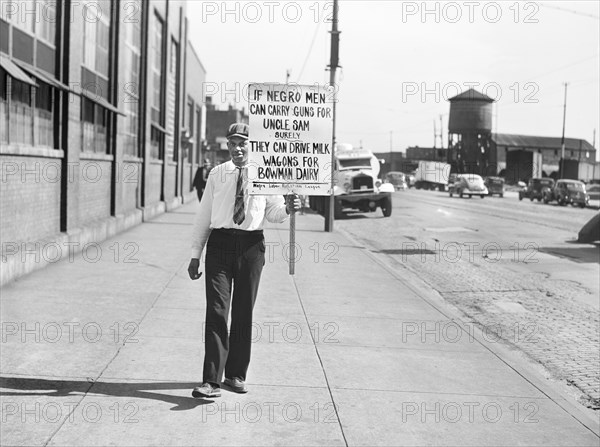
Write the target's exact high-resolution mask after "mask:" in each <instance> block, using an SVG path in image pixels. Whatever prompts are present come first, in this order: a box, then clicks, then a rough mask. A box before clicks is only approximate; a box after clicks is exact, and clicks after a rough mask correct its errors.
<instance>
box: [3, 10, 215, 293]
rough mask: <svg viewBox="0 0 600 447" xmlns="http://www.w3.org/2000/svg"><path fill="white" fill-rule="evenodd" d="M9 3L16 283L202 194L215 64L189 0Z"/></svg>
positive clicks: (9, 230)
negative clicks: (207, 66)
mask: <svg viewBox="0 0 600 447" xmlns="http://www.w3.org/2000/svg"><path fill="white" fill-rule="evenodd" d="M3 3H4V2H3ZM0 10H1V17H0V54H1V58H0V143H1V149H0V163H1V165H2V166H1V168H2V169H1V172H2V184H1V186H2V188H1V190H0V191H1V192H0V199H1V208H0V210H1V213H2V218H1V226H0V230H1V233H2V246H1V251H2V264H1V269H2V270H1V273H2V274H1V282H2V283H6V282H8V281H10V280H12V279H14V278H16V277H18V276H20V275H22V274H25V273H28V272H30V271H32V270H34V269H36V268H38V267H41V266H43V265H45V264H46V263H47V262H49V261H56V260H58V259H60V258H61V257H65V256H66V255H67V254H68V253H69V252H72V251H77V250H78V249H80V248H81V247H84V246H85V245H86V244H89V243H93V242H97V241H100V240H103V239H105V238H107V237H109V236H112V235H113V234H115V233H117V232H119V231H122V230H124V229H125V228H128V227H130V226H132V225H135V224H137V223H140V222H141V221H142V220H146V219H149V218H151V217H153V216H155V215H156V214H158V213H160V212H164V211H165V210H169V209H172V208H174V207H176V206H178V205H179V204H181V203H182V202H183V201H185V200H188V198H189V199H193V197H194V196H193V194H192V193H191V190H192V186H191V179H192V173H193V171H194V169H195V168H196V166H197V165H198V162H199V160H201V159H202V156H201V147H202V144H203V141H204V140H205V137H204V135H203V131H204V128H205V124H204V112H203V102H202V100H203V95H202V92H201V91H200V90H199V86H202V85H203V83H204V81H205V75H206V74H205V70H204V68H203V67H202V64H201V63H200V61H199V59H198V57H197V55H196V53H195V52H194V51H193V48H192V46H191V44H190V43H189V42H188V40H187V30H188V26H189V24H188V18H187V17H186V2H185V1H168V2H167V1H166V0H157V1H151V2H146V1H141V0H131V1H127V2H110V1H108V0H94V1H81V0H80V1H70V0H64V1H59V2H57V1H54V0H36V1H33V0H27V1H25V0H24V1H14V2H7V3H6V4H3V7H2V8H0ZM186 79H190V82H186ZM200 88H201V87H200ZM48 247H51V248H52V249H51V250H49V249H48ZM47 249H48V250H47ZM50 252H51V253H52V256H51V257H50V256H49V255H48V254H49V253H50ZM49 258H51V259H49Z"/></svg>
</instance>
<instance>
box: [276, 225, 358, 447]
mask: <svg viewBox="0 0 600 447" xmlns="http://www.w3.org/2000/svg"><path fill="white" fill-rule="evenodd" d="M276 231H277V236H278V237H279V240H280V242H281V243H282V244H283V239H282V237H281V232H280V230H279V229H277V230H276ZM284 245H285V244H284ZM290 276H291V277H292V278H291V280H292V284H293V285H294V290H295V291H296V296H297V298H298V302H299V303H300V307H301V308H302V314H303V315H304V321H305V322H306V325H307V326H308V327H309V328H310V322H309V321H308V316H307V315H306V309H305V308H304V303H302V297H301V296H300V291H299V290H298V284H296V278H294V275H290ZM308 332H309V333H310V338H311V340H312V342H313V347H314V348H315V353H316V354H317V359H319V364H320V365H321V371H322V372H323V377H324V378H325V383H326V384H327V391H328V393H329V397H330V398H331V403H332V404H333V409H334V411H335V416H336V418H337V421H338V425H339V427H340V433H341V434H342V439H343V440H344V445H345V446H346V447H348V440H347V439H346V434H345V433H344V426H343V425H342V421H341V419H340V414H339V412H338V408H337V405H336V403H335V399H334V397H333V393H332V392H331V386H330V385H329V379H328V377H327V373H326V372H325V366H324V365H323V359H321V354H320V353H319V348H318V346H317V343H316V342H315V337H314V334H313V333H312V331H311V330H309V331H308Z"/></svg>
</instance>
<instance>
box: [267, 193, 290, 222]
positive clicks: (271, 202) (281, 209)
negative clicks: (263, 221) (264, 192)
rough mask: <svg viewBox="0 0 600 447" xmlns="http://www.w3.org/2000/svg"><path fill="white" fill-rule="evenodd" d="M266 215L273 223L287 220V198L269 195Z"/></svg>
mask: <svg viewBox="0 0 600 447" xmlns="http://www.w3.org/2000/svg"><path fill="white" fill-rule="evenodd" d="M265 217H266V218H267V220H268V221H269V222H271V223H282V222H285V221H286V220H287V218H288V217H289V216H288V213H287V212H286V211H285V200H284V199H283V196H280V195H276V196H267V203H266V206H265Z"/></svg>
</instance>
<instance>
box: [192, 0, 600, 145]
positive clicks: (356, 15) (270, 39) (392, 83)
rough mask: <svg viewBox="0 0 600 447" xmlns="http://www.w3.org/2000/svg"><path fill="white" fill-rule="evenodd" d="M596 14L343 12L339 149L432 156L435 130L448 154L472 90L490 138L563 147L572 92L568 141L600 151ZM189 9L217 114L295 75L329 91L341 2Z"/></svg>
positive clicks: (570, 8)
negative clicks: (486, 104) (261, 86)
mask: <svg viewBox="0 0 600 447" xmlns="http://www.w3.org/2000/svg"><path fill="white" fill-rule="evenodd" d="M599 5H600V2H598V1H587V2H578V1H565V2H561V1H554V2H546V1H544V2H528V1H522V2H516V1H499V2H488V1H465V2H436V1H428V2H410V1H409V2H401V1H363V0H340V1H339V17H338V29H339V31H340V32H341V34H340V49H339V65H340V66H341V67H340V68H338V70H337V73H336V90H337V99H338V105H337V117H336V140H337V141H338V142H346V143H351V144H353V145H355V146H362V147H364V148H366V149H371V150H373V151H374V152H385V151H390V150H392V151H402V152H404V151H405V150H406V148H407V147H409V146H421V147H432V146H433V144H434V138H435V137H434V122H435V126H436V128H437V133H438V134H439V133H440V128H442V129H443V130H442V132H443V137H442V139H443V143H444V147H446V145H447V127H448V113H449V110H450V104H449V102H448V101H447V99H448V98H450V97H452V96H455V95H456V94H458V93H460V92H462V91H465V90H467V89H468V88H470V87H474V88H475V89H476V90H478V91H480V92H483V93H485V94H487V95H488V96H490V97H492V98H494V99H495V100H496V101H495V102H494V107H493V111H494V116H493V132H498V133H515V134H526V135H539V136H554V137H560V136H561V134H562V125H563V110H564V108H563V105H564V95H565V86H564V83H565V82H566V83H568V85H567V101H566V105H567V107H566V123H565V124H566V125H565V127H566V130H565V135H566V136H567V137H571V138H582V139H585V140H587V141H588V142H589V143H590V144H591V143H593V142H594V141H593V140H594V129H596V138H595V146H596V147H598V141H599V139H600V118H599V113H600V112H599V111H600V94H599V85H600V79H599V66H600V61H599V47H600V37H599V36H600V6H599ZM187 7H188V18H189V20H190V25H191V26H190V34H189V39H190V40H191V42H192V44H193V46H194V48H195V50H196V52H197V54H198V55H199V57H200V59H201V61H202V64H203V65H204V67H205V68H206V71H207V82H206V84H205V89H204V90H205V93H206V94H212V96H213V102H215V103H216V104H222V105H223V106H227V105H228V104H234V105H237V106H238V107H240V108H241V107H244V106H245V107H247V102H248V98H247V94H246V91H247V90H246V88H247V84H248V83H251V82H280V83H285V82H286V80H287V77H286V74H287V73H288V71H289V74H290V76H289V82H292V83H299V84H315V83H318V84H326V83H328V82H329V76H330V73H329V71H328V70H327V66H328V65H329V62H330V30H331V18H332V11H333V2H331V1H322V2H321V1H313V0H309V1H298V2H288V1H264V2H262V1H256V2H234V1H231V2H222V1H218V2H210V1H196V0H189V1H188V5H187ZM245 87H246V88H245ZM440 116H441V118H440ZM440 119H441V125H440ZM440 144H441V142H440V139H439V138H438V139H437V142H436V146H437V147H440ZM598 155H599V154H597V156H598Z"/></svg>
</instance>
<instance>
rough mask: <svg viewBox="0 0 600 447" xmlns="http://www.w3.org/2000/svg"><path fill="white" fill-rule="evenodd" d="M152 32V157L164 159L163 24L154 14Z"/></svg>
mask: <svg viewBox="0 0 600 447" xmlns="http://www.w3.org/2000/svg"><path fill="white" fill-rule="evenodd" d="M152 17H153V19H152V27H151V30H150V41H151V48H150V53H151V55H152V56H151V57H152V70H151V72H152V78H151V81H152V84H151V85H152V88H151V98H150V120H151V122H152V124H153V125H152V126H151V131H150V156H151V157H152V158H156V159H160V160H162V159H164V156H165V130H164V128H163V127H162V126H163V123H164V109H165V105H164V97H165V95H164V85H163V84H164V78H165V76H164V70H163V67H164V63H163V62H164V61H163V34H164V31H163V22H162V20H161V19H160V17H158V15H157V14H154V15H153V16H152Z"/></svg>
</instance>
